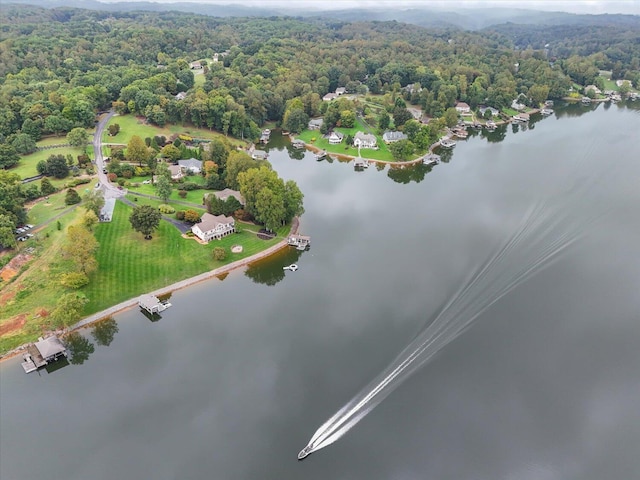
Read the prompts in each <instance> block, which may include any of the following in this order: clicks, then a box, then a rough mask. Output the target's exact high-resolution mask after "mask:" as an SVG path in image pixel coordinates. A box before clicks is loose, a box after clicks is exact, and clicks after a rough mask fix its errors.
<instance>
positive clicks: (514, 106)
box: [511, 99, 527, 111]
mask: <svg viewBox="0 0 640 480" xmlns="http://www.w3.org/2000/svg"><path fill="white" fill-rule="evenodd" d="M511 108H512V109H513V110H517V111H520V110H524V109H525V108H527V107H526V106H525V105H524V104H523V103H520V102H519V101H518V99H515V100H514V101H513V102H511Z"/></svg>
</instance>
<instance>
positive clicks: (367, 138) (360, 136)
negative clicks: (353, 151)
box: [354, 132, 376, 143]
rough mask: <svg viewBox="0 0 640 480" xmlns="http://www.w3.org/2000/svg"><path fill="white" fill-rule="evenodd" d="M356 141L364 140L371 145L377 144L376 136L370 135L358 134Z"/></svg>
mask: <svg viewBox="0 0 640 480" xmlns="http://www.w3.org/2000/svg"><path fill="white" fill-rule="evenodd" d="M354 140H362V141H365V142H369V143H371V142H373V143H376V136H375V135H371V134H370V133H364V132H357V133H356V136H355V137H354Z"/></svg>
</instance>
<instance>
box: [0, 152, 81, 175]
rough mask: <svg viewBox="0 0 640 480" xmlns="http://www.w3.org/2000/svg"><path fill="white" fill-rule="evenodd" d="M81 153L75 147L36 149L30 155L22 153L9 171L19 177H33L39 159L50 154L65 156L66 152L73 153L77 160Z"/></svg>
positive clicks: (35, 173) (44, 158) (36, 172)
mask: <svg viewBox="0 0 640 480" xmlns="http://www.w3.org/2000/svg"><path fill="white" fill-rule="evenodd" d="M80 153H81V151H80V150H78V149H77V148H72V147H61V148H50V149H47V150H38V151H37V152H34V153H32V154H30V155H23V156H22V157H21V158H20V161H19V162H18V164H17V165H16V166H15V167H13V168H11V169H10V170H9V171H10V172H12V173H17V174H18V175H20V178H27V177H33V176H35V175H38V170H37V169H36V166H37V165H38V162H39V161H40V160H46V159H47V158H49V157H50V156H51V155H64V156H65V157H66V156H67V155H68V154H71V155H73V159H74V161H76V160H77V157H78V155H79V154H80Z"/></svg>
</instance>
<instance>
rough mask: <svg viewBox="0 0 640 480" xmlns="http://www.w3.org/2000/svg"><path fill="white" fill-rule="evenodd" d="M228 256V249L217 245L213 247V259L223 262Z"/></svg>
mask: <svg viewBox="0 0 640 480" xmlns="http://www.w3.org/2000/svg"><path fill="white" fill-rule="evenodd" d="M225 258H227V251H226V250H225V249H224V248H222V247H215V248H214V249H213V259H214V260H217V261H219V262H222V261H223V260H224V259H225Z"/></svg>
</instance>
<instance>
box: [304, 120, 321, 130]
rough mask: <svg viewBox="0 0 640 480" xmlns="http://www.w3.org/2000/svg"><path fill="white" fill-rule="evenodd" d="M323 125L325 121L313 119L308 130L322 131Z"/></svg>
mask: <svg viewBox="0 0 640 480" xmlns="http://www.w3.org/2000/svg"><path fill="white" fill-rule="evenodd" d="M323 123H324V119H322V118H312V119H311V120H309V124H308V125H307V128H308V129H309V130H320V128H321V127H322V124H323Z"/></svg>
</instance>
